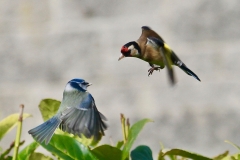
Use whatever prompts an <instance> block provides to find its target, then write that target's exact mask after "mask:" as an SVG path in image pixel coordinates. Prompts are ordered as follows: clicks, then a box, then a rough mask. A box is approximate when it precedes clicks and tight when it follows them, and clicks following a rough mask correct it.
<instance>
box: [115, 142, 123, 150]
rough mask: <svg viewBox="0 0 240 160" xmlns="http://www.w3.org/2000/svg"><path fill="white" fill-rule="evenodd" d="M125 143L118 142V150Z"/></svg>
mask: <svg viewBox="0 0 240 160" xmlns="http://www.w3.org/2000/svg"><path fill="white" fill-rule="evenodd" d="M123 144H124V142H123V141H118V143H117V145H116V148H118V149H121V148H122V146H123Z"/></svg>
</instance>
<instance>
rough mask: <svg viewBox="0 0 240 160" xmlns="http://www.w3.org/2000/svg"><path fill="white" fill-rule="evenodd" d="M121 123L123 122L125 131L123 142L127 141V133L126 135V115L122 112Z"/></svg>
mask: <svg viewBox="0 0 240 160" xmlns="http://www.w3.org/2000/svg"><path fill="white" fill-rule="evenodd" d="M121 124H122V132H123V143H124V144H125V143H126V142H127V135H126V127H125V117H124V115H123V114H122V113H121Z"/></svg>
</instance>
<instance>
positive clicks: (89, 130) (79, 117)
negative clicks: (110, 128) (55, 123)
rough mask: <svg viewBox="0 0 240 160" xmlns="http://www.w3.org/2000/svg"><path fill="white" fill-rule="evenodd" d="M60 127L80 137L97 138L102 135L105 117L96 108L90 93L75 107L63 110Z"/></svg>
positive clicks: (104, 127)
mask: <svg viewBox="0 0 240 160" xmlns="http://www.w3.org/2000/svg"><path fill="white" fill-rule="evenodd" d="M61 119H62V123H61V125H60V129H62V130H63V131H66V132H68V133H72V134H74V135H78V136H80V137H81V134H83V135H84V136H85V137H87V138H91V137H94V139H95V140H99V139H100V138H101V137H102V135H104V130H106V129H107V125H106V123H105V122H104V121H106V120H107V119H106V118H105V117H104V116H103V115H102V114H101V113H100V112H99V111H98V110H97V107H96V105H95V101H94V99H93V97H92V95H91V94H90V93H87V95H86V96H84V98H83V100H82V101H81V103H80V104H79V105H78V106H76V107H68V108H67V109H66V110H65V111H63V113H62V116H61Z"/></svg>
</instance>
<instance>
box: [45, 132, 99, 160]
mask: <svg viewBox="0 0 240 160" xmlns="http://www.w3.org/2000/svg"><path fill="white" fill-rule="evenodd" d="M41 145H42V146H43V147H44V148H45V149H47V150H48V151H50V152H52V153H53V154H55V155H57V156H58V157H60V158H62V159H83V160H96V158H95V156H94V155H93V154H92V153H91V152H90V150H89V149H88V148H87V147H86V146H84V145H83V144H81V143H80V142H78V141H77V140H75V139H73V138H71V137H68V136H65V135H57V134H55V135H53V137H52V139H51V141H50V143H49V144H48V145H46V144H45V143H41Z"/></svg>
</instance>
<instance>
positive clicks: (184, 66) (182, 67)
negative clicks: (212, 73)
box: [179, 63, 201, 81]
mask: <svg viewBox="0 0 240 160" xmlns="http://www.w3.org/2000/svg"><path fill="white" fill-rule="evenodd" d="M179 67H180V68H181V69H182V70H183V71H184V72H185V73H187V74H188V75H190V76H193V77H194V78H195V79H197V80H198V81H201V80H200V79H199V78H198V76H197V75H196V74H195V73H194V72H193V71H191V70H190V69H189V68H188V67H187V66H186V65H185V64H184V63H182V64H181V65H179Z"/></svg>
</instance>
